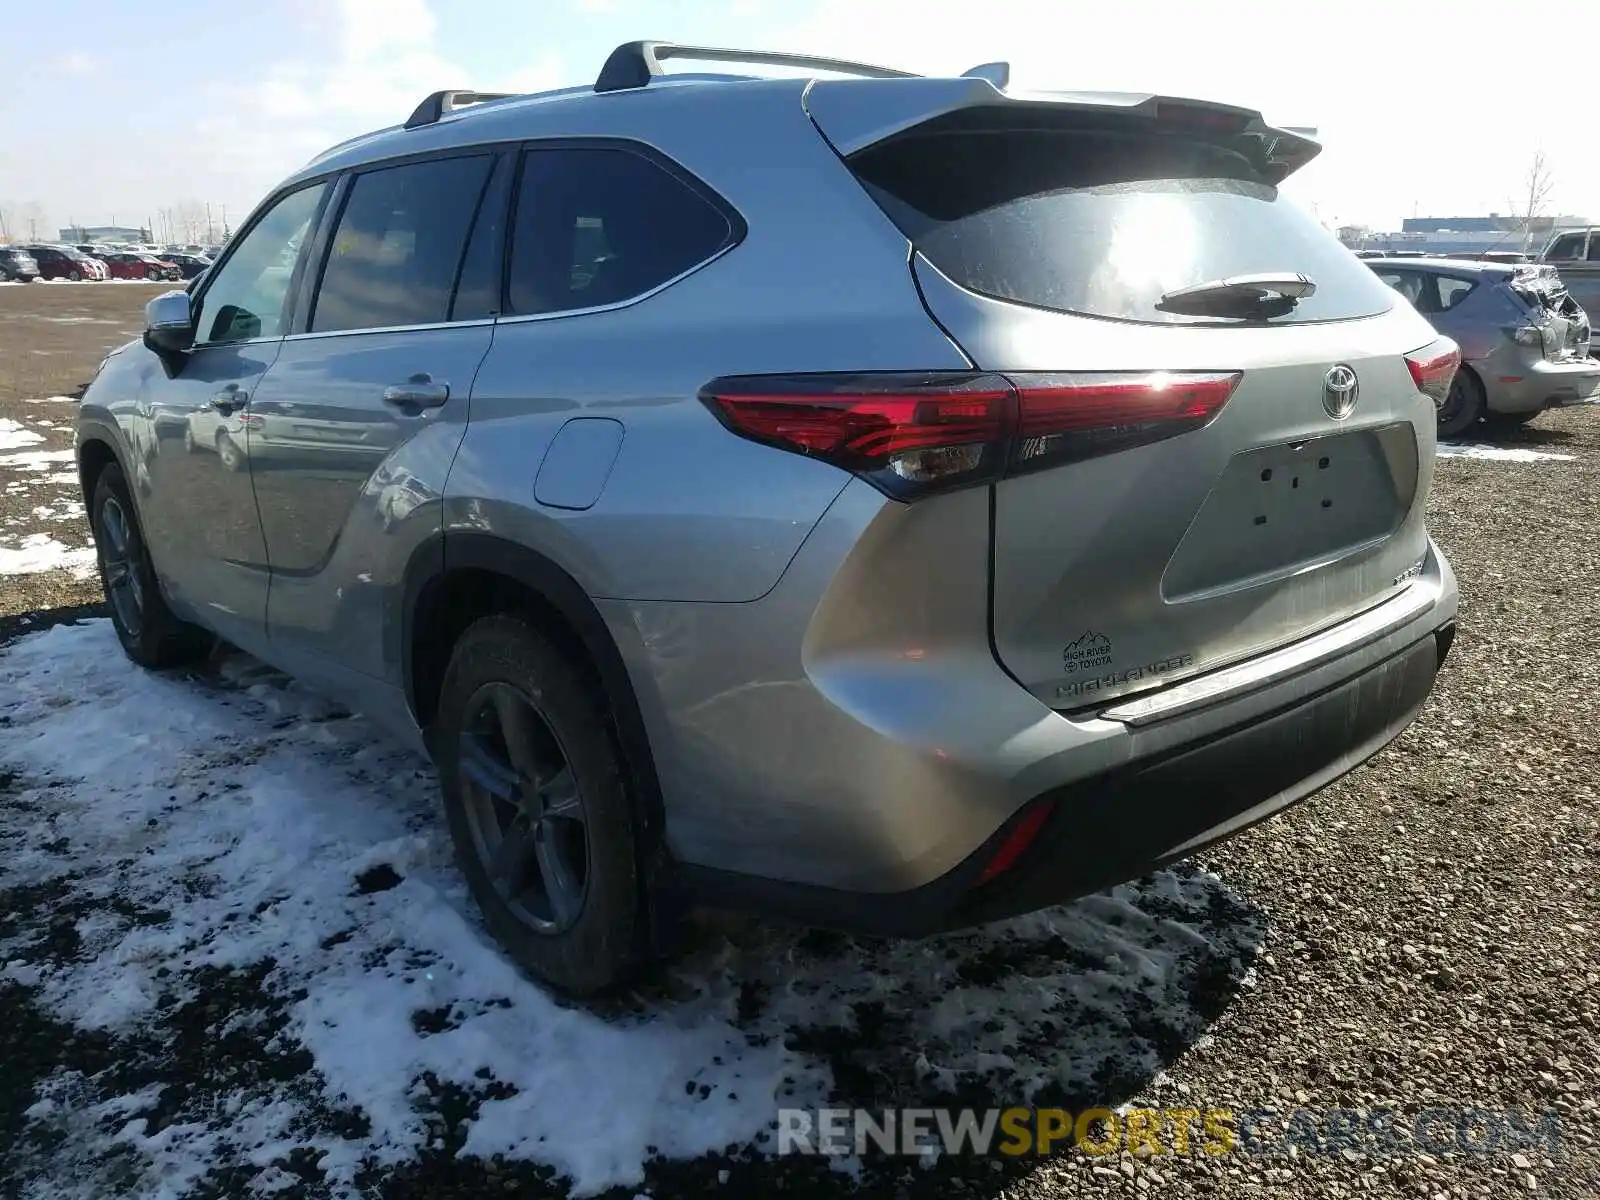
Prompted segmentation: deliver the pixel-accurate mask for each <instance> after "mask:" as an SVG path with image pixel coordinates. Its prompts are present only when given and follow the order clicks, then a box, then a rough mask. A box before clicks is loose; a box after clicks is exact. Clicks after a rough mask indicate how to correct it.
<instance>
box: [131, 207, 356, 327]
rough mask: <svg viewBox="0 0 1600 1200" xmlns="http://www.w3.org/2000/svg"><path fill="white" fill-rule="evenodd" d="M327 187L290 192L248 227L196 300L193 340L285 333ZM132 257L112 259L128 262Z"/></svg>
mask: <svg viewBox="0 0 1600 1200" xmlns="http://www.w3.org/2000/svg"><path fill="white" fill-rule="evenodd" d="M326 188H327V185H326V184H322V183H317V184H313V185H312V186H310V187H307V188H301V189H300V190H299V191H298V192H291V193H290V194H289V195H287V196H285V197H284V198H283V199H281V200H279V201H278V202H277V204H275V205H273V207H272V209H271V210H270V211H269V212H268V213H267V214H266V215H265V216H264V217H262V218H261V220H259V221H257V222H256V223H255V224H254V225H252V226H251V227H250V231H249V232H248V233H246V234H245V235H244V238H243V240H242V241H240V242H239V244H238V245H237V246H235V247H234V251H233V253H232V254H231V255H229V256H228V261H227V262H226V263H224V264H223V265H222V267H221V269H220V270H215V271H212V272H210V275H211V276H212V278H211V280H210V283H209V285H208V286H207V287H206V290H205V295H204V296H202V297H201V298H200V313H199V316H198V318H197V319H196V322H195V330H196V335H195V336H196V340H197V341H201V342H229V341H239V340H242V339H245V338H257V337H277V336H279V335H280V334H281V333H283V316H284V307H285V302H286V301H287V299H288V296H289V281H290V280H291V278H292V277H293V275H294V264H295V258H296V256H297V255H298V253H299V250H300V243H301V241H302V240H303V239H304V238H305V236H306V233H307V231H308V230H309V229H310V227H311V222H312V221H313V220H314V219H315V217H316V215H317V206H318V205H319V204H320V203H321V202H322V194H323V192H324V191H325V190H326ZM130 257H131V256H130V255H125V254H119V255H116V256H114V260H115V261H117V262H127V261H129V259H130Z"/></svg>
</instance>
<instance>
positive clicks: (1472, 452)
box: [1439, 442, 1573, 462]
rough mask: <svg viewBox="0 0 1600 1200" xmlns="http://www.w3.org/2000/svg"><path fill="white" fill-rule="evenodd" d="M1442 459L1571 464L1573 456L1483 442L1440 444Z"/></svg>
mask: <svg viewBox="0 0 1600 1200" xmlns="http://www.w3.org/2000/svg"><path fill="white" fill-rule="evenodd" d="M1439 457H1440V458H1486V459H1490V460H1492V461H1494V462H1543V461H1550V462H1571V461H1572V459H1573V456H1572V455H1571V454H1551V453H1549V452H1548V451H1545V450H1526V449H1523V448H1522V447H1520V446H1486V445H1484V444H1483V443H1481V442H1440V443H1439Z"/></svg>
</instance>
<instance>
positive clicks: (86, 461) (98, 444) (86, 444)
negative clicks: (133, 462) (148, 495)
mask: <svg viewBox="0 0 1600 1200" xmlns="http://www.w3.org/2000/svg"><path fill="white" fill-rule="evenodd" d="M112 463H116V464H117V466H118V467H121V469H122V473H123V475H124V476H125V477H126V476H127V474H128V468H127V467H126V466H125V465H124V464H123V462H122V456H121V455H120V454H118V453H117V450H116V447H115V446H113V445H112V443H111V439H110V438H109V437H107V436H106V435H104V434H102V433H100V432H98V431H96V432H94V433H90V434H87V435H86V436H85V437H84V438H83V440H82V441H80V442H79V443H78V487H79V489H80V490H81V491H82V492H83V509H84V511H85V512H88V513H92V512H93V510H94V489H95V485H96V484H97V483H99V482H100V476H101V474H102V473H104V471H105V469H106V468H107V467H108V466H110V465H111V464H112ZM130 486H131V483H130ZM134 504H135V505H137V504H138V497H134Z"/></svg>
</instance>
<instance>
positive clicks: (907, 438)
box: [700, 372, 1239, 499]
mask: <svg viewBox="0 0 1600 1200" xmlns="http://www.w3.org/2000/svg"><path fill="white" fill-rule="evenodd" d="M1238 383H1239V374H1238V372H1225V373H1223V372H1205V373H1184V372H1156V373H1126V372H1118V373H1074V374H1012V375H999V374H993V373H973V372H923V373H915V374H899V373H896V374H876V373H873V374H853V375H852V374H846V375H781V376H774V375H747V376H733V377H728V378H724V379H716V380H713V381H712V382H710V383H708V384H707V385H706V386H705V387H704V388H703V389H701V392H700V398H701V400H702V401H704V402H705V404H706V406H707V407H708V408H710V409H711V411H712V412H713V413H715V414H716V415H717V417H718V419H719V420H721V422H722V423H723V424H724V425H726V426H727V427H728V428H729V429H730V430H732V431H733V432H734V433H737V434H739V435H740V436H741V437H746V438H749V439H751V440H752V441H757V442H763V443H765V444H767V445H770V446H776V447H778V448H779V449H783V450H789V451H792V452H794V453H796V454H804V455H806V456H807V457H809V458H819V459H822V460H824V461H825V462H829V463H832V464H833V465H834V466H837V467H842V468H843V469H845V470H847V471H852V472H854V473H855V474H857V475H860V476H862V477H863V478H865V479H867V480H869V481H871V482H872V483H873V484H875V485H876V486H877V487H879V488H880V489H882V490H883V491H885V492H887V493H888V494H889V495H891V496H895V497H897V498H900V499H911V498H913V497H915V496H917V495H921V494H923V493H925V492H929V491H934V490H939V489H942V488H948V487H960V486H965V485H968V484H974V483H985V482H992V481H994V480H996V479H1000V478H1001V477H1003V476H1006V475H1015V474H1020V473H1022V472H1025V471H1030V470H1037V469H1039V468H1041V467H1045V466H1050V465H1054V464H1058V463H1062V462H1071V461H1076V460H1080V459H1085V458H1093V457H1095V456H1097V455H1101V454H1110V453H1113V452H1115V451H1118V450H1126V449H1130V448H1132V447H1134V446H1141V445H1147V444H1149V443H1150V442H1156V441H1161V440H1163V439H1165V438H1169V437H1174V436H1176V435H1178V434H1181V433H1187V432H1189V431H1190V430H1193V429H1198V428H1200V427H1201V426H1203V425H1205V424H1207V423H1208V422H1210V421H1211V420H1212V419H1213V418H1214V417H1216V415H1217V413H1219V412H1220V411H1221V410H1222V406H1223V405H1224V404H1226V403H1227V401H1228V397H1229V396H1231V395H1232V394H1233V390H1234V388H1235V387H1237V386H1238Z"/></svg>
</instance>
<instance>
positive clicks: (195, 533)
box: [138, 183, 326, 645]
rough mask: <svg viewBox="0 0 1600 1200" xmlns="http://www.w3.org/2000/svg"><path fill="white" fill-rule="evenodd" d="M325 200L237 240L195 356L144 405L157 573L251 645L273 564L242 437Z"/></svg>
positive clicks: (304, 200)
mask: <svg viewBox="0 0 1600 1200" xmlns="http://www.w3.org/2000/svg"><path fill="white" fill-rule="evenodd" d="M325 191H326V185H325V184H320V183H318V184H313V185H311V186H310V187H306V188H302V189H301V190H299V191H296V192H291V193H290V194H288V195H286V196H284V197H282V198H281V199H279V200H278V201H277V202H276V203H275V204H274V205H272V207H271V208H269V209H268V210H267V211H265V212H264V213H263V214H262V215H261V217H260V218H259V219H258V220H256V221H254V222H253V223H252V224H251V225H250V227H249V228H248V229H247V230H245V232H244V233H243V234H242V235H241V236H240V237H239V238H238V239H237V240H236V242H235V244H234V246H233V248H232V251H231V252H230V253H229V255H228V257H227V259H226V260H225V261H224V262H223V263H221V264H220V265H219V266H218V268H217V269H216V270H215V271H214V272H213V274H212V277H211V278H209V279H208V280H207V281H206V286H205V288H204V290H203V291H201V292H199V293H198V295H197V296H196V298H195V306H196V317H195V322H196V323H195V346H194V349H193V350H192V351H190V352H189V354H188V355H187V356H186V357H185V358H184V359H182V360H180V361H179V362H178V363H177V364H176V367H175V373H170V374H167V375H166V376H165V377H163V375H161V374H157V375H156V376H155V377H154V378H153V379H152V380H151V381H150V382H149V383H148V384H147V386H146V387H145V388H144V390H143V392H142V393H141V397H140V408H141V409H142V410H143V411H142V412H141V414H140V415H141V417H142V418H143V420H142V421H141V425H142V427H143V432H144V434H145V439H144V441H145V444H144V445H142V446H141V447H140V448H139V455H140V458H141V460H142V461H141V463H140V464H139V468H138V469H139V473H140V475H141V476H146V477H147V480H146V479H141V484H144V483H146V482H147V483H148V486H147V487H145V486H141V492H142V496H141V499H142V515H143V518H144V520H145V522H146V525H147V529H148V533H149V537H148V541H149V543H150V545H151V547H152V550H153V552H156V553H158V555H159V557H158V561H157V562H156V567H157V570H158V571H159V572H160V573H161V577H162V579H163V580H164V581H166V584H167V586H168V587H169V588H170V589H171V590H172V592H173V593H174V595H175V597H176V598H177V599H178V600H179V601H180V603H182V604H185V605H187V606H188V607H190V608H192V609H195V610H197V611H200V612H203V613H204V614H205V617H206V620H207V621H208V622H209V623H211V624H212V625H213V626H214V627H215V628H216V629H217V631H218V632H219V633H221V634H223V636H225V637H230V638H233V639H236V640H239V641H241V642H242V643H244V644H246V645H248V644H250V643H251V642H252V641H253V640H256V639H259V638H260V637H261V636H263V635H264V633H265V629H266V603H267V553H266V543H265V540H264V538H263V537H262V532H261V522H260V519H259V517H258V516H257V513H256V502H255V496H254V495H253V493H252V490H251V486H250V472H249V467H248V463H247V461H246V445H247V439H246V436H245V428H246V424H247V422H248V421H249V419H250V402H251V399H252V398H253V396H254V394H255V390H256V388H257V386H258V385H259V383H260V382H261V379H262V377H263V376H264V375H265V374H266V371H267V369H268V368H269V367H270V366H271V365H272V363H273V360H274V359H275V358H276V357H277V355H278V352H279V350H280V348H281V346H282V344H283V341H282V335H283V330H284V320H285V317H286V309H287V307H288V304H289V297H290V292H291V288H290V282H291V279H292V278H293V276H294V272H295V265H296V261H297V256H298V252H299V247H300V244H301V242H302V241H303V240H304V237H305V234H306V232H307V231H308V230H309V229H310V228H312V226H313V224H314V222H315V219H316V216H317V212H318V209H319V206H320V205H321V203H322V197H323V193H324V192H325Z"/></svg>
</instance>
